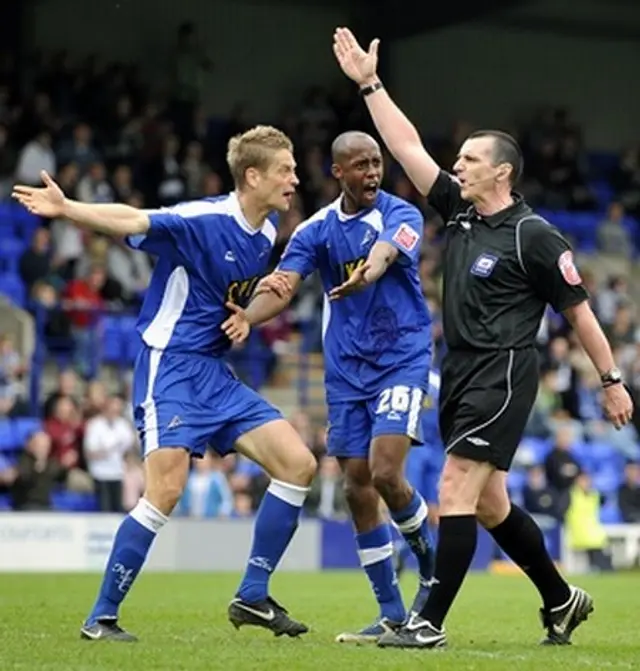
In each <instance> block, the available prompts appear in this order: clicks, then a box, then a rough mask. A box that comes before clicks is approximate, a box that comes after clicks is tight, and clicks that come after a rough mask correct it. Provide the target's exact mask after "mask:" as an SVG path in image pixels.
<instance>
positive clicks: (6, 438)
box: [0, 419, 17, 452]
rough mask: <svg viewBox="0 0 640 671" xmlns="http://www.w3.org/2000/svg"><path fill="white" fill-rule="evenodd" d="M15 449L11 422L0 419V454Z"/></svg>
mask: <svg viewBox="0 0 640 671" xmlns="http://www.w3.org/2000/svg"><path fill="white" fill-rule="evenodd" d="M16 447H17V444H16V436H15V433H14V431H13V422H12V421H11V420H10V419H0V452H11V451H12V450H15V449H16Z"/></svg>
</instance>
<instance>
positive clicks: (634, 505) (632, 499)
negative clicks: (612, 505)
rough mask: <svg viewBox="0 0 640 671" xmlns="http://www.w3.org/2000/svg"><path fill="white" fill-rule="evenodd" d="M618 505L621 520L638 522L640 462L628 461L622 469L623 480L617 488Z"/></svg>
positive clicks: (629, 522) (639, 508) (639, 515)
mask: <svg viewBox="0 0 640 671" xmlns="http://www.w3.org/2000/svg"><path fill="white" fill-rule="evenodd" d="M618 506H619V507H620V514H621V515H622V521H623V522H627V523H628V524H640V463H638V462H629V463H628V464H627V465H626V466H625V469H624V482H623V483H622V485H620V489H618Z"/></svg>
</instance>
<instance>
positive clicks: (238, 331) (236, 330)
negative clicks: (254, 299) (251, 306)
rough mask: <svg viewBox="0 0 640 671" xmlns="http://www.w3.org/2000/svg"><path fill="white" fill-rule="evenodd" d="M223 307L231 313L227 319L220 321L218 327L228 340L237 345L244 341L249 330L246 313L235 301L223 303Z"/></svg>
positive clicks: (249, 325)
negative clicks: (220, 323) (220, 324)
mask: <svg viewBox="0 0 640 671" xmlns="http://www.w3.org/2000/svg"><path fill="white" fill-rule="evenodd" d="M225 307H226V308H227V310H229V311H230V312H231V313H233V314H232V315H231V316H230V317H229V318H228V319H226V320H225V321H224V322H222V326H221V327H220V328H221V329H222V330H223V331H224V334H225V335H226V336H227V338H229V340H230V341H231V342H232V343H233V344H235V345H237V344H239V343H241V342H244V341H245V340H246V339H247V337H248V336H249V331H251V324H249V320H248V319H247V313H246V312H245V311H244V310H243V309H242V308H241V307H240V306H239V305H236V304H235V303H225Z"/></svg>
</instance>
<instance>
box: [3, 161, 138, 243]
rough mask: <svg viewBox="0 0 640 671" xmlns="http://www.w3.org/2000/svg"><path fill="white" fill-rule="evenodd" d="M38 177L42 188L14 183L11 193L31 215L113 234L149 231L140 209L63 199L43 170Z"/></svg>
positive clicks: (60, 190) (62, 194)
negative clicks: (42, 183) (68, 221)
mask: <svg viewBox="0 0 640 671" xmlns="http://www.w3.org/2000/svg"><path fill="white" fill-rule="evenodd" d="M41 177H42V181H43V182H44V187H40V188H38V187H32V186H22V185H19V184H16V185H15V186H14V187H13V193H12V194H11V195H12V197H13V198H15V199H16V200H17V201H18V202H19V203H21V204H22V205H24V206H25V207H26V208H27V209H28V210H29V212H32V213H33V214H37V215H38V216H41V217H47V218H49V219H54V218H64V219H69V220H70V221H72V222H74V223H75V224H77V225H78V226H80V227H82V228H87V229H89V230H91V231H96V232H98V233H104V234H106V235H112V236H114V237H124V236H127V235H140V234H144V233H146V232H147V231H148V230H149V217H148V215H147V214H146V213H145V212H143V211H142V210H138V209H136V208H135V207H130V206H129V205H119V204H116V203H110V204H93V203H79V202H78V201H75V200H70V199H69V198H66V197H65V195H64V193H63V192H62V189H61V188H60V187H59V186H58V185H57V184H56V183H55V182H54V181H53V179H52V178H51V177H50V176H49V175H48V174H47V173H46V172H45V171H44V170H43V171H42V173H41Z"/></svg>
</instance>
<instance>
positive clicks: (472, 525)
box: [420, 515, 478, 629]
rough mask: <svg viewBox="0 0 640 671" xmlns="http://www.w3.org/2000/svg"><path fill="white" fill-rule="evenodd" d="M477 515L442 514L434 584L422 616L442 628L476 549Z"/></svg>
mask: <svg viewBox="0 0 640 671" xmlns="http://www.w3.org/2000/svg"><path fill="white" fill-rule="evenodd" d="M477 539H478V526H477V522H476V516H475V515H456V516H451V517H441V518H440V526H439V528H438V545H437V548H436V566H435V570H434V574H433V586H432V588H431V591H430V593H429V598H428V599H427V603H426V604H425V605H424V608H423V609H422V610H421V611H420V616H421V617H423V618H424V619H425V620H429V622H431V624H432V625H433V626H434V627H438V629H440V628H441V627H442V623H443V622H444V618H445V617H446V616H447V613H448V612H449V608H451V604H452V603H453V601H454V599H455V598H456V594H458V591H459V590H460V586H461V585H462V581H463V580H464V577H465V575H466V574H467V571H468V570H469V566H471V561H472V559H473V555H474V553H475V551H476V541H477Z"/></svg>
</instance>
